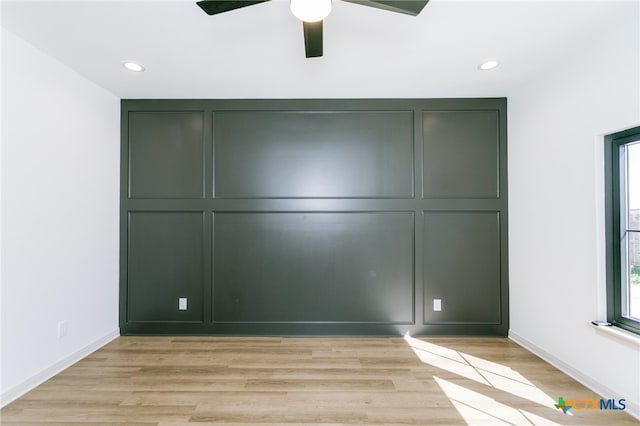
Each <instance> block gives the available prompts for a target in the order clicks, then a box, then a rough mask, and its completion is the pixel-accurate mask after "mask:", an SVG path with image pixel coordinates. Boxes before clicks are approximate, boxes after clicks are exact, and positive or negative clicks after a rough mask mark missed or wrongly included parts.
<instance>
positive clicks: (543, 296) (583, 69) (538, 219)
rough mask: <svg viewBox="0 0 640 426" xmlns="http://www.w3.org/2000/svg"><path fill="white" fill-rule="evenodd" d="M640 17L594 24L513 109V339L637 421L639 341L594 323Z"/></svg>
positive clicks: (638, 81) (517, 96)
mask: <svg viewBox="0 0 640 426" xmlns="http://www.w3.org/2000/svg"><path fill="white" fill-rule="evenodd" d="M639 18H640V14H639V13H638V5H637V4H636V8H635V14H633V13H632V14H629V15H628V17H627V18H626V19H624V20H622V21H621V22H616V23H615V25H608V24H611V23H608V24H606V23H603V25H602V27H600V28H594V33H593V36H592V37H591V38H590V39H589V40H583V43H581V44H579V45H576V46H580V48H579V49H578V48H576V49H575V50H574V51H567V52H566V55H565V57H564V58H559V62H557V63H554V64H550V65H548V66H547V67H544V66H542V67H541V69H538V70H537V75H536V76H535V77H534V78H532V79H531V80H530V81H529V82H527V84H523V85H522V86H520V87H518V88H514V90H513V93H511V94H510V95H509V106H508V113H509V197H510V198H509V214H510V216H509V220H510V223H509V240H510V249H509V256H510V259H509V261H510V311H511V323H510V327H511V331H510V335H511V337H512V338H514V340H516V341H519V342H520V343H523V344H524V345H525V346H527V347H529V348H531V349H533V350H534V351H535V352H537V353H538V354H539V355H542V356H543V357H544V358H547V359H548V360H550V361H552V362H554V363H555V364H556V365H558V366H560V367H562V368H563V369H564V370H565V371H566V372H568V373H570V374H571V375H573V376H575V377H576V378H578V379H580V380H582V381H583V382H584V383H586V384H588V385H590V386H591V387H592V388H593V389H594V390H596V391H598V392H600V393H602V394H603V395H602V396H604V397H611V398H613V397H616V398H625V399H626V400H627V402H632V404H631V405H632V406H631V407H630V409H631V411H632V412H633V413H634V414H635V415H636V416H639V415H640V411H639V402H640V386H639V385H638V378H639V377H640V346H639V345H638V343H634V342H632V341H628V340H624V339H620V338H618V337H614V336H611V335H610V334H607V333H604V332H602V331H599V330H596V329H595V328H594V327H593V326H591V325H590V324H589V322H590V321H591V320H594V319H604V316H605V314H604V312H605V300H604V298H605V292H604V288H605V282H604V265H605V257H604V256H605V252H604V243H603V239H604V213H603V212H604V209H603V149H604V148H603V141H602V138H601V137H599V135H603V134H606V133H611V132H613V131H616V130H620V129H622V128H628V127H632V126H634V125H638V124H639V123H640V64H639V62H640V29H639V22H640V19H639ZM605 24H606V25H605ZM551 396H552V397H554V398H557V397H558V396H559V395H551ZM562 396H564V397H565V398H566V399H572V398H579V397H581V396H580V395H562Z"/></svg>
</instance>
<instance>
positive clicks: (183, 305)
mask: <svg viewBox="0 0 640 426" xmlns="http://www.w3.org/2000/svg"><path fill="white" fill-rule="evenodd" d="M178 310H180V311H186V310H187V298H186V297H180V298H178Z"/></svg>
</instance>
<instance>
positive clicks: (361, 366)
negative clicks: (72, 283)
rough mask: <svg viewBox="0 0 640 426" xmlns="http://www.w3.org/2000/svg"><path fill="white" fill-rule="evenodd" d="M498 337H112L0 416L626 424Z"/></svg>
mask: <svg viewBox="0 0 640 426" xmlns="http://www.w3.org/2000/svg"><path fill="white" fill-rule="evenodd" d="M559 396H563V397H565V399H571V398H591V399H600V396H598V395H595V394H594V393H593V392H591V391H589V390H588V389H586V388H584V387H583V386H582V385H580V384H579V383H577V382H575V381H574V380H572V379H571V378H569V377H568V376H566V375H565V374H563V373H562V372H560V371H558V370H557V369H556V368H554V367H552V366H550V365H549V364H547V363H545V362H544V361H542V360H540V359H539V358H538V357H536V356H535V355H533V354H531V353H530V352H527V351H526V350H524V349H523V348H522V347H520V346H518V345H517V344H515V343H514V342H512V341H510V340H508V339H502V338H428V339H413V338H407V339H403V338H369V337H367V338H306V337H296V338H283V337H247V338H245V337H198V336H188V337H167V336H162V337H131V336H128V337H120V338H118V339H116V340H114V341H113V342H111V343H109V344H108V345H106V346H104V347H103V348H101V349H100V350H98V351H96V352H94V353H93V354H91V355H89V356H87V357H86V358H85V359H83V360H82V361H80V362H78V363H77V364H75V365H74V366H72V367H70V368H69V369H67V370H65V371H63V372H62V373H60V374H58V375H57V376H55V377H53V378H52V379H50V380H48V381H46V382H45V383H43V384H42V385H41V386H39V387H37V388H36V389H34V390H33V391H31V392H29V393H27V394H26V395H24V396H23V397H22V398H19V399H18V400H16V401H14V402H13V403H12V404H9V405H8V406H7V407H5V408H3V409H2V411H1V412H0V416H1V417H0V420H1V423H2V425H20V426H24V425H30V426H51V425H56V426H60V425H69V426H73V425H92V426H97V425H103V426H106V425H111V426H116V425H129V426H152V425H153V426H187V425H191V426H193V425H234V426H241V425H262V426H270V425H288V426H296V425H324V426H331V425H388V426H391V425H447V426H452V425H467V424H526V425H532V424H551V425H553V424H559V425H581V426H588V425H594V426H595V425H618V424H620V425H626V424H629V425H631V424H638V422H637V420H636V419H634V418H633V417H631V416H629V415H628V414H627V413H625V412H621V411H604V410H603V411H601V410H581V411H575V412H574V413H573V415H572V416H569V415H565V414H563V413H562V412H561V411H559V410H557V409H556V408H555V407H554V403H555V401H556V400H557V398H558V397H559Z"/></svg>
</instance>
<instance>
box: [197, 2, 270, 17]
mask: <svg viewBox="0 0 640 426" xmlns="http://www.w3.org/2000/svg"><path fill="white" fill-rule="evenodd" d="M267 1H269V0H252V1H245V0H202V1H199V2H197V5H198V6H200V8H201V9H202V10H204V11H205V13H206V14H207V15H217V14H218V13H222V12H228V11H230V10H235V9H240V8H241V7H247V6H253V5H254V4H258V3H264V2H267Z"/></svg>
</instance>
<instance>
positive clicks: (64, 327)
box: [58, 321, 69, 339]
mask: <svg viewBox="0 0 640 426" xmlns="http://www.w3.org/2000/svg"><path fill="white" fill-rule="evenodd" d="M68 332H69V325H68V324H67V322H66V321H60V322H59V323H58V339H62V338H63V337H65V336H66V335H67V333H68Z"/></svg>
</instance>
